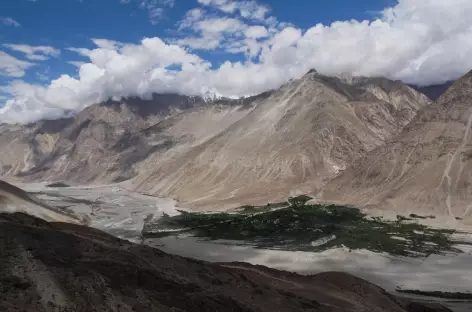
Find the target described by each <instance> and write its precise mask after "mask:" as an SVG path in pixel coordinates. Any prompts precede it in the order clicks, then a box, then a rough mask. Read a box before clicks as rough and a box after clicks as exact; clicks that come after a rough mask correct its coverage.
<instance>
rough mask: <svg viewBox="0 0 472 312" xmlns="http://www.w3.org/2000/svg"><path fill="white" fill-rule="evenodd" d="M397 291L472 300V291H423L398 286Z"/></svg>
mask: <svg viewBox="0 0 472 312" xmlns="http://www.w3.org/2000/svg"><path fill="white" fill-rule="evenodd" d="M396 291H397V292H399V293H404V294H412V295H418V296H426V297H436V298H445V299H457V300H472V293H460V292H444V291H422V290H409V289H400V288H397V289H396Z"/></svg>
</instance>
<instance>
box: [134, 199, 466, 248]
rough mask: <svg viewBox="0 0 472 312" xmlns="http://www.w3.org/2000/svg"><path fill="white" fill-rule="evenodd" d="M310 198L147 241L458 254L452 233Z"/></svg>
mask: <svg viewBox="0 0 472 312" xmlns="http://www.w3.org/2000/svg"><path fill="white" fill-rule="evenodd" d="M309 199H310V198H309V197H297V198H292V199H290V200H289V201H288V202H287V203H285V204H284V203H278V204H273V205H267V206H262V207H253V206H244V207H242V208H241V209H239V210H238V211H237V212H234V213H211V214H208V213H189V212H182V214H181V215H178V216H175V217H170V216H166V215H165V216H164V217H162V218H161V219H159V220H158V221H156V222H154V223H151V224H147V225H146V226H145V229H144V230H143V235H144V236H145V237H163V236H169V235H178V234H182V233H189V234H191V235H194V236H196V237H199V238H203V239H208V240H231V241H239V242H240V243H241V244H248V245H252V246H255V247H258V248H270V249H282V250H293V251H323V250H326V249H330V248H333V247H341V246H345V247H347V248H349V249H368V250H371V251H375V252H386V253H389V254H392V255H400V256H410V257H419V256H424V255H428V254H444V253H448V252H456V253H460V252H461V251H460V250H459V249H457V248H455V247H454V245H455V244H459V243H460V244H470V243H467V242H456V241H453V240H451V238H450V237H451V234H453V233H454V231H453V230H441V229H432V228H428V227H427V226H424V225H421V224H418V223H417V222H416V221H415V220H417V219H423V218H429V217H422V216H417V215H411V216H410V217H403V216H397V220H396V221H393V222H392V221H384V220H382V219H381V218H370V217H366V215H364V214H363V213H361V212H360V210H359V209H356V208H348V207H342V206H323V205H308V204H306V202H307V201H308V200H309Z"/></svg>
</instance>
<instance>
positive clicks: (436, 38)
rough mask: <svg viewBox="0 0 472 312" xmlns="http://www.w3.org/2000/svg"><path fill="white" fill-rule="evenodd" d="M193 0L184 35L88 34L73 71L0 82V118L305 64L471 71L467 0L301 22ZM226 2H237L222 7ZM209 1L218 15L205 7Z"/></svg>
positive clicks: (20, 68) (362, 71)
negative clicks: (46, 79) (214, 57)
mask: <svg viewBox="0 0 472 312" xmlns="http://www.w3.org/2000/svg"><path fill="white" fill-rule="evenodd" d="M199 2H200V3H201V5H202V6H201V7H199V8H196V9H193V10H191V11H189V12H188V13H187V15H186V16H185V18H184V20H183V21H182V22H181V23H179V24H178V25H177V28H178V29H179V30H180V31H181V32H189V33H190V35H189V36H186V37H181V38H169V39H167V40H165V39H161V38H146V39H143V40H142V41H141V42H139V43H138V44H133V43H120V42H115V41H111V40H106V39H94V40H93V42H94V43H95V45H96V47H95V48H93V49H87V48H82V47H77V48H71V49H69V50H71V51H75V52H77V53H79V54H80V55H82V56H84V57H87V58H88V61H87V62H86V63H85V64H83V63H80V64H76V65H77V66H78V76H77V77H75V78H74V77H71V76H68V75H63V76H61V77H60V78H58V79H56V80H53V81H52V82H51V83H50V84H49V85H48V86H38V85H31V84H27V83H25V82H22V81H15V82H12V83H11V84H9V85H7V86H4V87H3V88H2V90H1V92H3V93H6V94H7V95H8V97H9V99H8V100H7V101H6V103H5V104H6V105H5V107H4V108H3V109H0V120H2V121H7V122H28V121H34V120H37V119H40V118H55V117H59V116H61V114H63V113H64V112H65V111H77V110H81V109H83V108H84V107H86V106H88V105H91V104H93V103H96V102H100V101H103V100H106V99H108V98H110V97H121V96H130V95H139V96H149V95H150V94H152V93H153V92H158V93H164V92H175V93H182V94H187V95H199V94H205V93H207V92H214V93H217V94H220V95H225V96H231V97H238V96H245V95H252V94H256V93H260V92H263V91H266V90H268V89H273V88H277V87H279V86H280V85H282V84H283V83H285V82H286V81H287V80H288V79H290V78H298V77H300V76H301V75H303V74H304V73H306V72H307V71H308V70H309V69H311V68H315V69H317V70H318V71H320V72H322V73H325V74H341V73H349V74H353V75H365V76H386V77H388V78H392V79H401V80H403V81H405V82H407V83H416V84H422V85H426V84H432V83H441V82H445V81H447V80H450V79H455V78H458V77H459V76H460V75H462V74H464V73H465V72H467V71H468V70H470V69H472V57H470V56H471V55H472V20H471V19H470V16H472V1H470V0H448V1H444V0H400V1H399V2H398V3H397V4H395V5H394V6H392V7H389V8H386V9H385V10H384V11H383V12H381V14H380V17H379V18H377V19H374V20H371V21H356V20H350V21H338V22H334V23H332V24H331V25H322V24H318V25H313V27H311V28H308V29H301V28H299V27H297V26H296V25H291V24H285V23H277V25H276V27H274V26H273V25H269V24H267V20H268V19H271V18H273V19H272V20H276V19H275V17H271V16H268V13H267V12H265V13H264V14H260V16H261V17H262V16H263V17H264V19H263V20H261V19H259V22H256V20H257V18H256V17H254V16H252V17H251V19H249V18H246V17H245V16H244V14H243V13H242V11H241V9H240V8H241V5H242V4H243V3H246V2H248V3H249V2H250V3H255V4H252V5H258V4H257V3H256V2H251V1H237V2H236V1H229V0H199ZM233 2H234V3H236V4H235V5H236V7H237V8H236V9H232V7H229V6H227V5H229V4H231V3H233ZM238 6H239V7H238ZM211 7H213V8H217V11H218V13H214V12H213V13H211V12H210V13H208V12H207V11H205V10H206V9H208V8H210V9H211ZM225 14H227V15H225ZM187 47H191V48H192V49H193V50H188V49H187ZM198 49H206V50H219V51H220V50H222V51H226V52H229V53H242V56H243V57H242V58H241V61H239V62H234V61H233V62H231V61H226V62H223V63H221V64H212V63H211V62H210V61H208V60H205V59H203V58H202V57H200V56H199V55H198V52H199V51H198ZM218 53H221V52H218ZM2 58H3V60H2ZM32 65H33V64H31V63H29V62H24V61H20V60H17V59H15V58H11V56H8V55H7V56H5V54H3V56H2V54H0V70H1V71H0V72H1V73H3V74H4V75H9V76H15V77H21V76H22V75H23V74H24V70H26V69H27V68H29V67H30V66H32Z"/></svg>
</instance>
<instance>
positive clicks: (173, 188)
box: [0, 71, 430, 208]
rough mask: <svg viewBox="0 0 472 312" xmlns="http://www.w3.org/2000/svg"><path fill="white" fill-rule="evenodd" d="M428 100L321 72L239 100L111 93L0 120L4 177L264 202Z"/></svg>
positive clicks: (343, 157) (322, 170)
mask: <svg viewBox="0 0 472 312" xmlns="http://www.w3.org/2000/svg"><path fill="white" fill-rule="evenodd" d="M429 103H430V101H429V100H428V99H427V97H426V96H424V95H422V94H420V93H418V92H416V91H415V90H413V89H412V88H410V87H408V86H406V85H405V84H403V83H401V82H398V81H391V80H387V79H384V78H363V77H348V76H340V77H328V76H323V75H320V74H318V73H317V72H316V71H311V72H310V73H308V74H307V75H305V76H304V77H303V78H301V79H299V80H295V81H291V82H289V83H287V84H286V85H284V86H283V87H281V88H280V89H279V90H275V91H271V92H267V93H265V94H261V95H258V96H255V97H251V98H246V99H243V100H230V99H220V100H216V101H212V102H207V101H205V100H203V99H201V98H195V97H194V98H191V97H185V96H179V95H155V96H154V97H153V98H152V99H150V100H141V99H137V98H131V99H126V100H122V101H118V102H116V101H109V102H107V103H101V104H97V105H93V106H91V107H89V108H87V109H85V110H84V111H82V112H80V113H79V114H78V115H77V116H75V117H74V118H68V119H62V120H55V121H42V122H39V123H35V124H31V125H27V126H3V129H1V132H0V147H1V148H2V149H3V150H6V153H4V154H2V155H0V175H1V176H3V177H4V178H8V179H21V180H23V181H37V180H63V181H69V182H73V183H110V182H118V181H124V180H131V187H132V188H133V189H135V190H139V191H142V192H147V193H151V194H159V195H166V196H172V197H176V198H177V199H179V200H180V201H181V202H184V203H187V204H189V205H190V206H193V207H210V208H224V207H229V206H238V205H241V204H245V203H253V204H265V203H267V202H268V201H273V200H279V199H285V198H286V197H287V196H288V195H289V194H291V193H308V192H310V193H311V192H313V190H318V189H320V188H321V187H322V186H323V185H324V184H325V183H326V182H327V181H329V180H330V179H331V178H333V177H334V176H336V175H337V174H338V173H339V172H340V171H342V170H344V169H346V168H347V167H349V166H350V165H351V163H352V162H353V160H355V159H357V158H359V157H362V156H364V155H365V154H366V153H367V152H368V151H370V150H372V149H374V148H376V147H377V146H379V145H382V144H384V143H385V142H386V140H387V139H389V138H391V137H392V136H394V135H396V134H398V133H399V132H400V131H401V130H402V129H403V127H404V126H405V125H407V124H408V123H409V122H410V121H411V120H412V118H413V117H414V116H415V114H416V112H417V110H418V109H420V108H422V107H425V106H427V105H428V104H429ZM222 202H224V205H222V204H221V203H222Z"/></svg>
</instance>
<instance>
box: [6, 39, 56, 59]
mask: <svg viewBox="0 0 472 312" xmlns="http://www.w3.org/2000/svg"><path fill="white" fill-rule="evenodd" d="M3 46H4V47H6V48H8V49H10V50H13V51H17V52H21V53H24V54H25V55H26V58H27V59H29V60H32V61H45V60H47V59H49V58H50V57H58V56H59V54H61V51H60V50H59V49H56V48H53V47H49V46H31V45H27V44H12V43H5V44H3Z"/></svg>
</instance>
